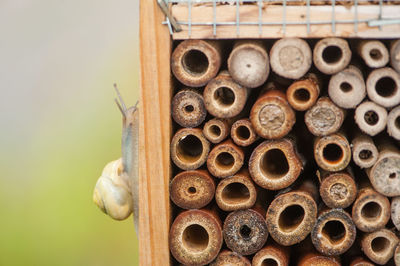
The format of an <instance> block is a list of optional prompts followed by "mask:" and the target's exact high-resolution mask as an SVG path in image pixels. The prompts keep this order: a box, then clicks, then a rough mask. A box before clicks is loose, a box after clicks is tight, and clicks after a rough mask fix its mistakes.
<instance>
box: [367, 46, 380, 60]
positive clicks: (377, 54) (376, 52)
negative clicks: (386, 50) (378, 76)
mask: <svg viewBox="0 0 400 266" xmlns="http://www.w3.org/2000/svg"><path fill="white" fill-rule="evenodd" d="M369 56H370V57H371V58H372V59H374V60H380V59H382V53H381V51H380V50H379V49H375V48H374V49H371V51H369Z"/></svg>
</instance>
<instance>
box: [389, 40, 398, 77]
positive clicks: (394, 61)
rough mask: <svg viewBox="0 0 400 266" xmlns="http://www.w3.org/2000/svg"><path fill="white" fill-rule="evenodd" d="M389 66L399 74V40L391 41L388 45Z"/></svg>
mask: <svg viewBox="0 0 400 266" xmlns="http://www.w3.org/2000/svg"><path fill="white" fill-rule="evenodd" d="M390 64H391V65H392V67H393V68H394V69H395V70H396V71H397V72H398V73H400V39H398V40H395V41H392V43H391V45H390Z"/></svg>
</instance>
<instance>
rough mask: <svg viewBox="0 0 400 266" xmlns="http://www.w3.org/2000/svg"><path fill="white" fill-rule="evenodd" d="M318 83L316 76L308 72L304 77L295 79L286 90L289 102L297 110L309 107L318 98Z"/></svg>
mask: <svg viewBox="0 0 400 266" xmlns="http://www.w3.org/2000/svg"><path fill="white" fill-rule="evenodd" d="M319 92H320V85H319V81H318V79H317V76H316V75H315V74H313V73H310V74H308V75H307V76H306V77H305V78H304V79H301V80H297V81H295V82H293V83H292V85H290V86H289V88H288V89H287V90H286V97H287V100H288V102H289V104H290V105H291V106H292V107H293V109H295V110H297V111H306V110H308V109H310V108H311V107H312V106H313V105H314V104H315V102H316V101H317V99H318V96H319Z"/></svg>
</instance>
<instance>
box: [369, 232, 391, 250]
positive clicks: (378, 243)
mask: <svg viewBox="0 0 400 266" xmlns="http://www.w3.org/2000/svg"><path fill="white" fill-rule="evenodd" d="M389 246H390V241H389V239H387V238H386V237H382V236H379V237H377V238H374V239H373V240H372V241H371V248H372V250H373V251H374V252H375V253H380V252H384V251H386V250H387V249H388V248H389Z"/></svg>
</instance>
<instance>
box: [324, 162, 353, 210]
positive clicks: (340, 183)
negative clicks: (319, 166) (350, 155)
mask: <svg viewBox="0 0 400 266" xmlns="http://www.w3.org/2000/svg"><path fill="white" fill-rule="evenodd" d="M321 179H322V182H321V185H320V187H319V194H320V195H321V198H322V200H323V202H324V203H325V204H326V206H328V207H329V208H343V209H344V208H347V207H349V206H350V205H351V204H352V203H353V202H354V200H355V199H356V196H357V185H356V182H355V181H354V177H353V175H352V173H351V171H350V170H349V169H348V170H344V171H341V172H336V173H331V172H326V171H321Z"/></svg>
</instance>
